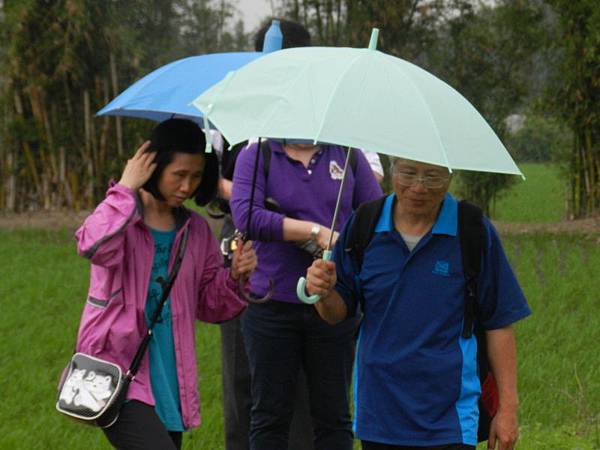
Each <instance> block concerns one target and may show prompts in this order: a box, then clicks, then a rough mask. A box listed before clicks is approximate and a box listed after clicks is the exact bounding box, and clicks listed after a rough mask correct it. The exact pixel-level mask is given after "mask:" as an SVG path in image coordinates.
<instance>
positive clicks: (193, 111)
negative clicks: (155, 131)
mask: <svg viewBox="0 0 600 450" xmlns="http://www.w3.org/2000/svg"><path fill="white" fill-rule="evenodd" d="M263 54H264V53H263V52H231V53H213V54H208V55H199V56H191V57H188V58H183V59H180V60H177V61H173V62H171V63H169V64H167V65H165V66H162V67H159V68H158V69H156V70H154V71H153V72H151V73H149V74H148V75H146V76H145V77H144V78H141V79H140V80H138V81H136V82H135V83H134V84H132V85H131V86H130V87H128V88H127V89H126V90H125V91H123V92H122V93H121V94H119V95H118V96H117V97H116V98H115V99H114V100H112V101H111V102H110V103H109V104H108V105H106V106H105V107H104V108H102V109H101V110H100V111H98V113H97V115H99V116H103V115H108V116H126V117H137V118H142V119H150V120H154V121H158V122H160V121H163V120H166V119H170V118H174V117H176V118H185V119H190V120H193V121H195V122H197V123H201V121H202V113H200V111H198V109H197V108H195V107H194V106H191V105H190V102H191V101H192V100H193V99H194V98H196V97H198V96H199V95H200V94H202V93H203V92H204V91H206V90H207V89H208V88H210V87H212V86H213V85H215V84H217V83H218V82H219V81H221V80H222V79H223V78H225V76H226V75H227V73H229V72H230V71H232V70H236V69H239V68H240V67H242V66H244V65H246V64H248V63H249V62H251V61H254V60H255V59H257V58H259V57H260V56H262V55H263Z"/></svg>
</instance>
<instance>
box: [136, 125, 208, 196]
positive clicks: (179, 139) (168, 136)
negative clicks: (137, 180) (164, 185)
mask: <svg viewBox="0 0 600 450" xmlns="http://www.w3.org/2000/svg"><path fill="white" fill-rule="evenodd" d="M205 146H206V138H205V137H204V132H203V131H202V129H201V128H200V127H199V126H198V125H197V124H195V123H194V122H192V121H191V120H187V119H168V120H165V121H164V122H161V123H159V124H158V125H157V126H155V127H154V129H153V130H152V135H151V137H150V146H149V147H148V148H147V149H146V151H147V152H156V156H155V157H154V162H155V163H156V169H154V172H153V173H152V176H151V177H150V179H149V180H148V181H147V182H146V183H145V184H144V186H142V187H143V189H144V190H146V191H148V192H150V193H151V194H152V195H153V196H154V197H156V198H157V199H159V200H164V197H163V196H162V194H161V193H160V191H159V190H158V181H159V180H160V177H161V175H162V173H163V171H164V170H165V167H167V166H168V165H169V164H170V163H171V162H172V161H173V159H174V156H175V153H190V154H194V155H195V154H199V155H202V156H203V157H204V173H203V174H202V181H201V182H200V185H199V186H198V189H196V192H194V193H193V194H192V197H193V198H194V201H195V202H196V204H198V205H200V206H204V205H206V204H208V203H209V202H210V201H211V200H213V199H214V198H215V196H216V194H217V185H218V182H219V161H218V159H217V156H216V155H215V152H214V150H213V151H212V152H211V153H206V151H205V150H206V149H205Z"/></svg>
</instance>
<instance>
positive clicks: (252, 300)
mask: <svg viewBox="0 0 600 450" xmlns="http://www.w3.org/2000/svg"><path fill="white" fill-rule="evenodd" d="M246 280H247V278H246V276H245V275H240V277H239V278H238V288H239V291H240V293H241V295H242V297H244V299H246V301H247V302H248V303H256V304H261V303H266V302H268V301H269V300H271V297H272V296H273V286H274V284H273V280H272V279H269V290H268V291H267V294H266V295H265V296H264V297H258V298H257V297H253V296H252V295H250V294H249V293H248V292H246V289H245V286H246Z"/></svg>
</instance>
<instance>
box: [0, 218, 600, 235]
mask: <svg viewBox="0 0 600 450" xmlns="http://www.w3.org/2000/svg"><path fill="white" fill-rule="evenodd" d="M88 213H89V212H88V211H81V212H73V211H37V212H31V213H21V214H9V213H0V229H8V230H12V229H22V228H44V229H60V228H71V229H73V230H74V229H75V228H77V226H79V224H81V222H82V221H83V219H84V218H85V217H86V216H87V215H88ZM210 222H212V223H211V227H218V226H219V225H220V224H219V222H218V221H212V220H211V221H210ZM494 224H495V225H496V227H497V228H498V231H500V233H501V234H522V233H584V234H590V235H593V236H595V237H597V238H598V242H600V217H596V218H591V219H582V220H573V221H563V222H557V223H548V224H538V223H536V224H533V223H506V222H494Z"/></svg>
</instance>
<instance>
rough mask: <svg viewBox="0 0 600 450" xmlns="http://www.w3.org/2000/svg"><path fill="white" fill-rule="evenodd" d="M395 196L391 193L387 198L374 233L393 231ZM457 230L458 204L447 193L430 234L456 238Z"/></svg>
mask: <svg viewBox="0 0 600 450" xmlns="http://www.w3.org/2000/svg"><path fill="white" fill-rule="evenodd" d="M395 200H396V194H395V193H392V194H390V195H388V196H387V198H386V199H385V202H384V204H383V208H382V210H381V214H380V215H379V220H378V221H377V225H375V233H385V232H390V231H392V229H393V225H392V211H393V209H394V201H395ZM457 230H458V204H457V203H456V200H455V199H454V197H452V196H451V195H450V194H449V193H446V195H445V196H444V201H443V202H442V208H441V210H440V213H439V214H438V216H437V219H436V220H435V223H434V224H433V228H432V230H431V234H447V235H449V236H456V234H457Z"/></svg>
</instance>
